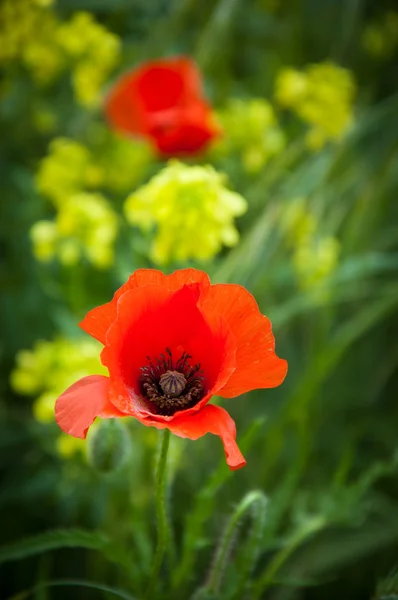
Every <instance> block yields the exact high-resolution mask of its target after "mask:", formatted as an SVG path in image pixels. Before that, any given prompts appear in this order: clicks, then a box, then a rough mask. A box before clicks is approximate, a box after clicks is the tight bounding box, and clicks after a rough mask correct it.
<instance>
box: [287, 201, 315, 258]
mask: <svg viewBox="0 0 398 600" xmlns="http://www.w3.org/2000/svg"><path fill="white" fill-rule="evenodd" d="M280 226H281V230H282V231H283V233H284V235H285V238H286V241H287V243H288V245H289V246H297V245H298V244H300V242H303V241H305V240H308V239H309V238H310V237H311V236H312V235H313V234H314V233H315V231H316V229H317V227H318V222H317V219H316V218H315V216H314V215H313V214H312V213H311V212H310V211H309V210H308V208H307V202H306V200H305V198H296V199H294V200H292V201H290V202H288V204H287V205H286V206H285V207H284V209H283V211H282V213H281V221H280Z"/></svg>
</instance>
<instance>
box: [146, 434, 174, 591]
mask: <svg viewBox="0 0 398 600" xmlns="http://www.w3.org/2000/svg"><path fill="white" fill-rule="evenodd" d="M169 443H170V430H169V429H165V430H164V432H163V438H162V443H161V447H160V454H159V459H158V464H157V470H156V487H155V502H156V520H157V526H158V539H157V544H156V550H155V556H154V558H153V564H152V573H151V578H150V581H149V585H148V589H147V593H146V596H145V597H146V598H148V600H150V599H152V598H153V590H154V588H155V586H156V583H157V580H158V575H159V571H160V567H161V566H162V561H163V557H164V553H165V549H166V542H167V537H168V523H167V513H166V503H165V496H166V464H167V453H168V450H169Z"/></svg>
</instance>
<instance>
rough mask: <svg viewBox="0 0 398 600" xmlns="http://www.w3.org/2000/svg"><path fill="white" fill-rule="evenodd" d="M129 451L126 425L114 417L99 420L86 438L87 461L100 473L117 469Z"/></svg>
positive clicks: (129, 445) (122, 463)
mask: <svg viewBox="0 0 398 600" xmlns="http://www.w3.org/2000/svg"><path fill="white" fill-rule="evenodd" d="M130 452H131V441H130V437H129V432H128V430H127V428H126V426H125V425H124V424H123V423H121V422H120V420H116V419H107V420H104V421H100V422H99V424H98V426H97V427H95V430H94V431H93V432H92V435H91V436H90V437H89V439H88V447H87V453H88V462H89V464H90V465H91V466H92V467H93V468H94V469H96V470H97V471H99V472H100V473H112V472H114V471H118V470H119V469H120V468H121V467H122V466H123V465H124V464H125V463H126V461H127V459H128V457H129V455H130Z"/></svg>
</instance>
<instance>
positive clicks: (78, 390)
mask: <svg viewBox="0 0 398 600" xmlns="http://www.w3.org/2000/svg"><path fill="white" fill-rule="evenodd" d="M108 386H109V379H108V377H104V376H103V375H89V376H88V377H83V379H80V380H79V381H76V383H74V384H73V385H71V386H70V387H69V388H68V389H67V390H66V391H65V392H64V393H63V394H61V395H60V396H59V398H58V400H57V401H56V403H55V420H56V422H57V423H58V425H59V426H60V428H61V429H62V430H63V431H65V433H69V434H70V435H73V436H74V437H78V438H85V437H86V435H87V430H88V428H89V427H90V425H92V423H93V422H94V420H95V418H96V417H101V418H102V419H109V418H112V417H125V416H126V415H125V414H124V413H122V412H120V411H119V410H118V409H117V408H116V407H115V406H113V404H111V402H110V401H109V400H108Z"/></svg>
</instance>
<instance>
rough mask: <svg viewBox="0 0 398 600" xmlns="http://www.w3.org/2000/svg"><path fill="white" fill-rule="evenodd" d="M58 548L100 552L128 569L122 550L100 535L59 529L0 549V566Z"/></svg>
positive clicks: (126, 557) (79, 530)
mask: <svg viewBox="0 0 398 600" xmlns="http://www.w3.org/2000/svg"><path fill="white" fill-rule="evenodd" d="M59 548H87V549H90V550H97V551H99V552H101V553H102V554H103V555H104V556H105V557H106V558H107V559H108V560H110V561H111V562H115V563H117V564H118V565H121V566H124V567H125V568H126V569H128V568H129V565H130V560H129V558H128V555H127V554H126V552H125V551H124V550H123V549H120V548H118V547H115V546H114V545H113V544H112V543H111V542H110V541H109V540H108V538H107V537H106V536H105V535H103V534H102V533H99V532H95V531H84V530H82V529H65V530H62V529H59V530H56V531H46V532H45V533H42V534H39V535H36V536H33V537H29V538H25V539H23V540H20V541H18V542H14V543H12V544H8V545H6V546H2V547H0V564H1V563H5V562H10V561H15V560H21V559H23V558H27V557H29V556H36V555H37V554H42V553H43V552H48V551H50V550H58V549H59Z"/></svg>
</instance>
